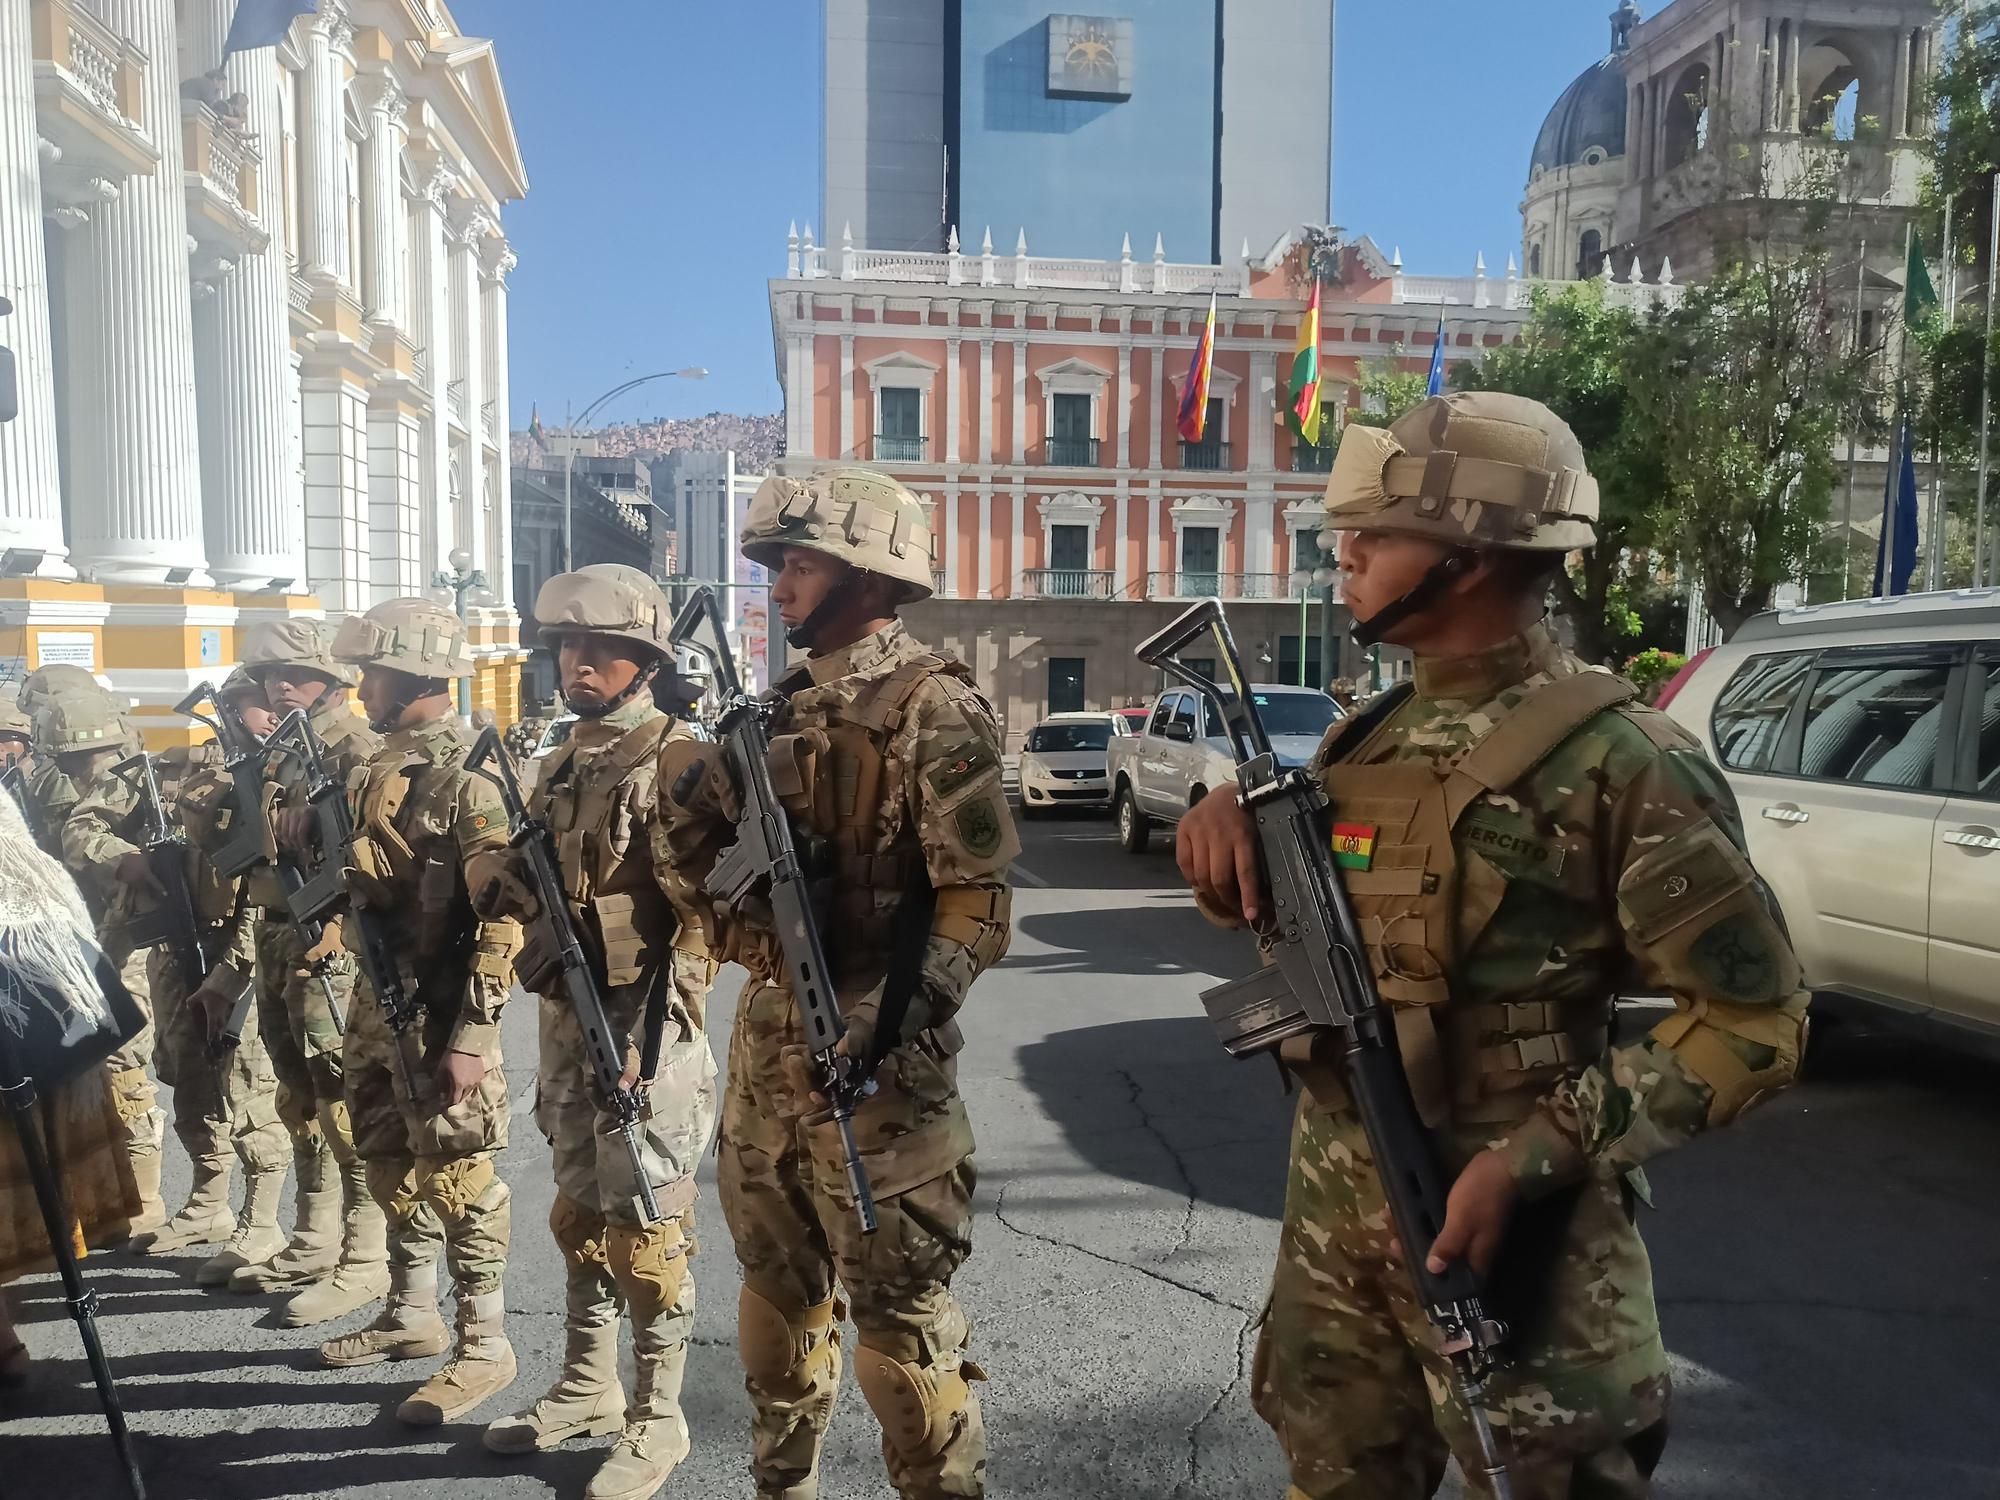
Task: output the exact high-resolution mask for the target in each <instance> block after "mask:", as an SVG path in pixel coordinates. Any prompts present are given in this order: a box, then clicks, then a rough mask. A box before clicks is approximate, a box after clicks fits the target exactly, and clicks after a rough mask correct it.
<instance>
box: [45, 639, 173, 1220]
mask: <svg viewBox="0 0 2000 1500" xmlns="http://www.w3.org/2000/svg"><path fill="white" fill-rule="evenodd" d="M21 702H22V704H23V705H24V706H25V707H27V708H28V711H29V713H30V714H31V715H32V716H33V718H34V721H35V744H36V748H37V750H38V751H39V752H40V753H39V754H38V756H37V759H38V760H40V761H41V762H42V765H41V767H40V769H39V770H37V771H36V773H35V776H34V778H33V779H32V780H31V781H30V782H29V785H28V797H29V800H30V801H31V802H32V803H33V804H34V807H35V815H36V821H37V823H38V825H39V837H40V839H41V843H42V847H43V848H44V850H46V851H47V852H48V854H49V855H50V856H51V857H53V858H55V859H62V858H63V838H62V834H63V826H64V824H66V823H67V822H68V821H69V817H70V814H71V813H72V812H74V811H75V809H76V805H77V803H78V802H79V801H81V800H82V798H83V796H84V795H85V793H86V792H89V791H92V790H95V789H96V788H97V787H98V785H99V784H100V783H101V782H103V781H105V780H107V779H108V778H109V777H110V774H111V767H112V766H114V765H116V764H117V763H118V762H119V761H121V760H123V759H124V758H125V757H126V756H128V755H132V754H134V753H136V752H137V750H138V748H139V737H138V735H137V734H136V733H135V732H134V731H133V729H132V726H131V725H130V724H128V723H127V722H126V721H125V718H124V716H123V715H122V714H121V713H120V712H119V711H118V708H117V705H116V704H115V703H114V702H113V701H112V698H111V695H110V694H109V693H107V692H106V691H105V690H104V689H103V688H101V687H100V686H98V684H97V681H96V679H95V678H93V677H91V675H90V674H89V673H88V672H85V671H84V670H83V669H82V668H81V667H62V668H57V667H44V668H43V669H42V670H41V671H39V672H36V673H33V674H31V675H30V676H29V677H28V679H27V681H26V682H24V683H23V684H22V685H21ZM77 888H78V890H79V891H81V892H82V895H83V900H84V905H85V906H87V907H88V908H89V909H90V915H91V917H92V919H93V920H94V921H95V922H96V923H97V930H98V937H99V940H100V941H101V942H102V943H103V945H104V951H105V954H106V955H107V956H108V957H109V958H110V959H111V961H112V962H113V963H115V964H117V965H118V977H119V979H120V980H121V981H122V982H123V983H124V986H125V988H126V990H127V991H128V992H130V994H131V996H132V1002H133V1004H135V1005H137V1006H138V1007H139V1012H140V1014H141V1015H143V1016H145V1018H146V1025H145V1027H144V1029H143V1030H141V1031H140V1032H139V1033H138V1034H137V1035H136V1036H133V1037H132V1038H130V1039H129V1040H127V1041H126V1042H125V1043H124V1044H123V1045H121V1046H120V1047H119V1048H118V1050H117V1051H116V1052H114V1053H112V1054H111V1056H110V1057H108V1058H106V1059H105V1061H104V1069H105V1072H106V1074H107V1075H108V1077H109V1079H110V1084H111V1099H112V1103H113V1104H114V1105H115V1106H116V1107H117V1110H118V1118H119V1121H120V1122H121V1123H122V1124H123V1126H124V1128H125V1152H126V1157H127V1160H128V1161H129V1162H130V1164H131V1167H132V1176H133V1178H134V1180H135V1181H136V1182H137V1184H138V1188H139V1200H140V1209H139V1212H138V1213H137V1214H136V1215H134V1216H133V1218H132V1222H131V1231H132V1240H131V1244H132V1245H133V1246H134V1247H135V1248H146V1247H147V1246H149V1245H150V1243H151V1241H152V1238H153V1237H154V1236H155V1235H156V1234H158V1233H160V1232H161V1230H162V1228H163V1226H164V1225H165V1224H166V1222H167V1207H166V1204H165V1203H164V1202H163V1201H162V1200H161V1197H160V1165H161V1163H160V1150H161V1147H162V1146H163V1145H164V1144H165V1141H166V1130H167V1116H166V1112H165V1111H164V1110H162V1109H161V1108H160V1102H159V1090H158V1089H157V1088H155V1087H154V1084H153V1077H152V1074H151V1072H150V1071H149V1065H150V1064H151V1062H152V1060H153V1040H154V1038H153V1025H152V1021H153V1000H152V990H151V987H150V984H149V982H148V978H147V970H148V962H147V961H148V954H147V952H146V950H144V949H142V948H141V949H135V948H134V947H133V946H132V945H131V943H130V942H129V941H127V940H126V939H125V938H124V936H123V934H122V932H121V930H120V926H119V924H117V923H115V922H112V921H111V920H109V911H110V897H111V894H112V893H111V891H110V890H109V889H108V888H107V887H106V885H105V884H104V883H103V882H102V881H99V880H94V879H89V878H85V879H82V880H79V881H78V882H77ZM183 1243H193V1242H192V1241H184V1242H183Z"/></svg>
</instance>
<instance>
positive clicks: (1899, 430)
mask: <svg viewBox="0 0 2000 1500" xmlns="http://www.w3.org/2000/svg"><path fill="white" fill-rule="evenodd" d="M1916 242H1917V217H1916V215H1915V214H1914V213H1913V214H1911V215H1910V222H1909V223H1908V224H1906V225H1904V226H1903V327H1902V334H1901V338H1900V340H1899V343H1898V350H1897V355H1896V441H1895V443H1894V444H1893V445H1892V446H1891V448H1890V452H1889V463H1890V466H1891V469H1892V471H1893V470H1894V469H1895V468H1897V467H1899V466H1900V464H1901V458H1902V442H1903V428H1904V425H1905V423H1906V421H1907V419H1908V416H1909V410H1910V253H1911V249H1912V247H1914V246H1915V244H1916ZM1889 483H1890V486H1891V487H1892V489H1896V490H1897V499H1896V500H1891V501H1890V502H1889V503H1888V504H1886V505H1884V506H1883V507H1882V569H1881V573H1882V576H1881V578H1880V580H1879V582H1880V585H1881V588H1882V596H1881V597H1883V598H1885V599H1887V598H1890V597H1891V596H1893V595H1894V594H1895V592H1896V509H1897V505H1898V502H1899V501H1900V499H1901V493H1900V488H1899V486H1900V483H1901V481H1900V478H1899V476H1897V475H1896V474H1895V473H1894V472H1892V473H1891V475H1890V479H1889Z"/></svg>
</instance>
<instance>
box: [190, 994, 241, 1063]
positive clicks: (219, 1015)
mask: <svg viewBox="0 0 2000 1500" xmlns="http://www.w3.org/2000/svg"><path fill="white" fill-rule="evenodd" d="M188 1004H190V1005H192V1006H193V1007H194V1013H195V1014H196V1015H197V1016H199V1017H201V1034H202V1038H203V1040H205V1041H206V1042H207V1043H208V1045H209V1046H211V1047H213V1046H214V1045H215V1042H216V1038H218V1037H219V1036H221V1035H222V1028H223V1025H224V1024H225V1023H226V1022H227V1021H228V1020H229V1012H230V1011H231V1009H233V1008H234V1007H233V1006H232V1004H231V1002H230V999H229V997H228V996H227V995H225V994H223V993H222V992H221V991H220V990H212V989H210V988H209V987H208V986H207V985H206V984H204V985H203V986H202V987H201V988H200V989H198V990H196V991H195V992H194V993H193V994H192V995H189V996H188Z"/></svg>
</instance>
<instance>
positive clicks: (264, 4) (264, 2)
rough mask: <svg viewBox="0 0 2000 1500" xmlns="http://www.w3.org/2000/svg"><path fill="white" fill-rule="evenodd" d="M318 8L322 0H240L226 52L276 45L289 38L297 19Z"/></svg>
mask: <svg viewBox="0 0 2000 1500" xmlns="http://www.w3.org/2000/svg"><path fill="white" fill-rule="evenodd" d="M318 9H319V0H237V4H236V16H235V19H233V20H232V21H231V22H230V23H229V40H228V41H226V42H224V43H223V44H222V55H223V56H224V57H228V56H230V55H231V54H232V53H236V52H255V51H256V50H257V49H258V48H259V47H275V46H277V45H278V43H279V42H281V41H283V40H284V39H285V33H286V32H288V31H290V30H291V29H292V22H293V21H294V20H296V19H297V18H298V17H300V16H303V15H309V14H311V13H312V12H313V11H316V10H318Z"/></svg>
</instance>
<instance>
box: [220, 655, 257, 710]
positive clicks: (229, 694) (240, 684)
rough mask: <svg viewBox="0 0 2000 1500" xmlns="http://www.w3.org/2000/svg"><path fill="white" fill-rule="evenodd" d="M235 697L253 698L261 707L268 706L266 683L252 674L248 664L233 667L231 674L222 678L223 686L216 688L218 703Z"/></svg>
mask: <svg viewBox="0 0 2000 1500" xmlns="http://www.w3.org/2000/svg"><path fill="white" fill-rule="evenodd" d="M233 698H251V699H254V700H256V704H257V706H258V707H259V708H264V707H266V706H267V705H266V704H265V702H264V684H263V683H261V682H259V681H258V680H257V679H256V678H255V677H254V676H252V675H251V672H250V668H249V667H248V666H247V665H245V666H241V667H235V668H232V669H231V670H230V673H229V675H228V676H227V677H225V678H223V679H222V686H220V687H218V688H217V689H216V690H215V701H216V702H217V703H218V704H221V703H227V702H228V701H230V700H231V699H233Z"/></svg>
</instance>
